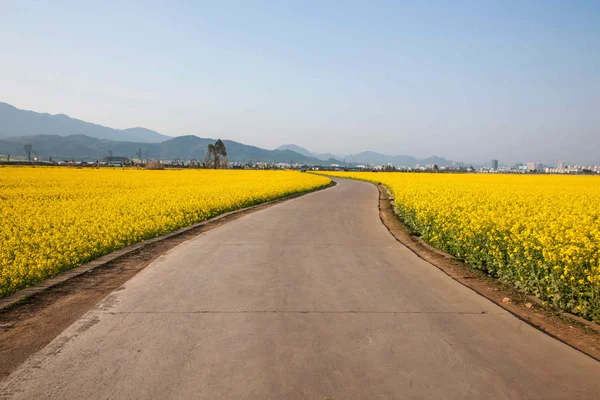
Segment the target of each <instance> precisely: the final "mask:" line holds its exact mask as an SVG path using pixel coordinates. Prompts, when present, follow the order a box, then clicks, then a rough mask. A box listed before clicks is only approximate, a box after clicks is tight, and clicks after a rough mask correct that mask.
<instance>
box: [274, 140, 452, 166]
mask: <svg viewBox="0 0 600 400" xmlns="http://www.w3.org/2000/svg"><path fill="white" fill-rule="evenodd" d="M278 149H287V150H292V151H295V152H296V153H300V154H304V155H306V156H309V157H315V158H318V159H320V160H324V161H325V160H327V164H335V163H340V161H338V160H337V159H341V160H344V161H345V162H346V163H348V164H365V165H366V164H372V165H386V164H387V163H389V162H391V163H392V164H393V165H406V166H412V167H414V166H415V165H416V164H421V165H423V166H424V165H427V164H437V165H438V166H440V167H443V166H450V165H451V164H452V161H449V160H446V159H445V158H442V157H438V156H431V157H428V158H425V159H423V160H419V159H417V158H416V157H413V156H407V155H397V156H390V155H387V154H381V153H376V152H374V151H363V152H362V153H358V154H350V155H346V156H340V155H338V156H334V155H333V154H331V153H314V152H312V151H310V150H307V149H305V148H304V147H300V146H297V145H295V144H284V145H282V146H279V147H278ZM344 161H342V162H344Z"/></svg>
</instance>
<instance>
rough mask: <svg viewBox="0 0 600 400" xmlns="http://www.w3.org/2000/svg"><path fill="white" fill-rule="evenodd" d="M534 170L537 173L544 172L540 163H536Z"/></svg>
mask: <svg viewBox="0 0 600 400" xmlns="http://www.w3.org/2000/svg"><path fill="white" fill-rule="evenodd" d="M535 170H536V171H538V172H542V171H544V164H542V163H541V162H540V163H537V164H536V166H535Z"/></svg>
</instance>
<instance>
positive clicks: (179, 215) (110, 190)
mask: <svg viewBox="0 0 600 400" xmlns="http://www.w3.org/2000/svg"><path fill="white" fill-rule="evenodd" d="M329 182H330V181H329V179H327V178H325V177H319V176H315V175H310V174H302V173H299V172H291V171H235V170H219V171H216V170H173V171H145V170H121V169H67V168H28V167H26V168H18V167H5V168H0V297H3V296H6V295H8V294H10V293H13V292H15V291H17V290H19V289H22V288H24V287H26V286H30V285H32V284H35V283H37V282H40V281H42V280H44V279H46V278H49V277H52V276H54V275H56V274H58V273H60V272H62V271H64V270H67V269H70V268H73V267H75V266H78V265H81V264H83V263H85V262H87V261H89V260H92V259H94V258H97V257H100V256H102V255H104V254H106V253H109V252H111V251H113V250H116V249H119V248H122V247H125V246H128V245H130V244H133V243H136V242H140V241H142V240H145V239H148V238H152V237H156V236H158V235H161V234H164V233H166V232H169V231H173V230H175V229H178V228H181V227H184V226H187V225H191V224H194V223H197V222H200V221H203V220H206V219H208V218H211V217H213V216H216V215H218V214H221V213H224V212H227V211H231V210H235V209H239V208H243V207H247V206H251V205H254V204H258V203H262V202H265V201H269V200H273V199H276V198H280V197H284V196H287V195H291V194H294V193H300V192H306V191H310V190H313V189H316V188H319V187H323V186H326V185H328V184H329Z"/></svg>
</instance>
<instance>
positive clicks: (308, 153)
mask: <svg viewBox="0 0 600 400" xmlns="http://www.w3.org/2000/svg"><path fill="white" fill-rule="evenodd" d="M277 150H291V151H293V152H296V153H298V154H302V155H305V156H307V157H314V158H318V159H319V160H323V161H327V160H330V159H333V160H334V161H335V159H336V158H340V157H338V156H336V155H335V154H331V153H313V152H312V151H309V150H307V149H305V148H304V147H300V146H297V145H295V144H283V145H281V146H279V147H278V148H277Z"/></svg>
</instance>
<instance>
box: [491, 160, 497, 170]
mask: <svg viewBox="0 0 600 400" xmlns="http://www.w3.org/2000/svg"><path fill="white" fill-rule="evenodd" d="M492 169H493V170H495V171H496V170H498V160H492Z"/></svg>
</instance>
